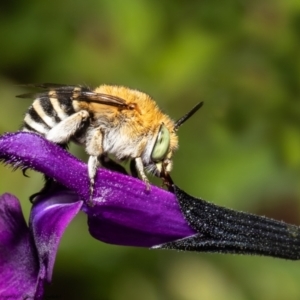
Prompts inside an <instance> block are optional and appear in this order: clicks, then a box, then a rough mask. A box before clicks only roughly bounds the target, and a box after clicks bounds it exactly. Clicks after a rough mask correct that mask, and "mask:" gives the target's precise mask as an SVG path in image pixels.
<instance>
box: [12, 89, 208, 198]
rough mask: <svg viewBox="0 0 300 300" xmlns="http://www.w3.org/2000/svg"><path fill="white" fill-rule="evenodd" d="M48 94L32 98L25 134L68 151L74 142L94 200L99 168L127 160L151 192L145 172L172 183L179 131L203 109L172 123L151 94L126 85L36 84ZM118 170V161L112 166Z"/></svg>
mask: <svg viewBox="0 0 300 300" xmlns="http://www.w3.org/2000/svg"><path fill="white" fill-rule="evenodd" d="M34 87H39V88H42V89H44V91H43V92H41V93H38V94H24V95H21V96H18V97H22V98H27V97H32V96H33V97H34V101H33V103H32V105H31V106H30V107H29V109H28V110H27V113H26V115H25V118H24V124H23V127H22V130H23V131H33V132H36V133H38V134H41V135H42V136H44V137H45V138H46V139H48V140H50V141H52V142H54V143H57V144H59V145H61V146H62V147H66V146H67V144H68V142H70V141H74V142H76V143H78V144H81V145H83V146H84V147H85V150H86V152H87V154H88V155H89V160H88V175H89V178H90V189H91V191H90V192H91V195H90V196H91V199H92V196H93V187H94V179H95V176H96V171H97V167H98V166H99V165H101V164H102V165H104V166H105V165H109V164H110V161H111V159H110V158H109V157H108V155H109V156H111V155H112V156H113V157H114V158H115V159H116V160H117V161H123V160H126V159H129V160H130V161H131V171H132V173H133V175H136V176H137V175H139V176H140V177H141V179H142V180H143V181H144V182H145V183H146V186H147V189H148V188H149V181H148V178H147V176H146V174H145V172H144V171H145V170H146V171H147V172H149V173H151V174H153V175H155V176H158V177H161V178H162V179H163V180H164V181H167V182H168V181H170V180H171V179H170V176H169V173H170V171H171V169H172V156H173V153H174V151H175V150H176V149H177V148H178V137H177V130H178V128H179V126H180V125H181V124H183V123H184V122H185V121H186V120H187V119H188V118H190V117H191V116H192V115H193V114H194V113H195V112H196V111H197V110H198V109H199V108H200V107H201V106H202V104H203V102H201V103H199V104H197V105H196V106H195V107H194V108H193V109H192V110H191V111H190V112H189V113H187V114H186V115H185V116H183V117H182V118H180V119H179V120H178V121H177V122H174V121H173V120H172V119H171V118H170V117H169V116H168V115H166V114H164V113H163V112H162V111H161V110H160V109H159V107H158V106H157V104H156V102H155V101H154V100H153V99H152V98H151V97H150V96H149V95H147V94H145V93H143V92H140V91H137V90H133V89H129V88H127V87H123V86H112V85H100V86H99V87H97V88H96V89H90V88H89V87H86V86H67V85H58V84H41V85H35V86H34ZM111 163H112V164H114V165H117V164H116V163H115V162H111Z"/></svg>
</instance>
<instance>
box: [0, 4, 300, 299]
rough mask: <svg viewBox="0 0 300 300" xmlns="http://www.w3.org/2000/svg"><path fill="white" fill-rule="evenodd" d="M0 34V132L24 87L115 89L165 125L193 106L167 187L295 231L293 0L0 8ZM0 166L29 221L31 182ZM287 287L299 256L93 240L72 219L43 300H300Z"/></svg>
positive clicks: (17, 110)
mask: <svg viewBox="0 0 300 300" xmlns="http://www.w3.org/2000/svg"><path fill="white" fill-rule="evenodd" d="M0 37H1V44H0V91H1V97H0V102H1V109H0V133H4V132H7V131H16V130H17V129H18V128H19V126H20V124H21V122H22V118H23V115H24V112H25V110H26V108H27V107H28V106H29V105H30V100H26V99H17V98H15V95H17V94H20V93H23V92H25V90H24V89H21V88H20V87H18V86H17V85H18V84H22V83H43V82H56V83H66V84H88V85H91V86H97V85H99V84H102V83H108V84H118V85H125V86H129V87H132V88H136V89H139V90H142V91H144V92H146V93H148V94H150V95H151V96H152V97H153V98H154V99H156V101H157V102H158V103H159V105H160V107H161V108H162V109H163V110H164V111H166V112H167V113H168V114H169V115H170V116H172V117H173V118H174V119H177V118H178V117H180V116H182V115H183V113H185V112H187V111H188V110H189V109H190V108H191V107H193V106H194V105H195V104H196V103H197V102H198V101H200V100H201V101H204V102H205V105H204V107H203V108H202V109H201V111H200V112H198V113H197V115H196V116H195V117H193V118H192V119H191V120H189V121H188V122H187V123H186V124H185V125H184V126H183V127H182V128H181V129H180V132H179V138H180V149H179V151H178V152H177V153H176V155H175V157H174V166H175V167H174V171H173V172H172V176H173V179H174V181H175V182H176V183H177V185H179V186H180V187H181V188H182V189H184V190H185V191H187V192H188V193H189V194H191V195H194V196H197V197H202V198H204V199H207V200H209V201H212V202H214V203H216V204H219V205H223V206H227V207H230V208H234V209H238V210H244V211H248V212H252V213H257V214H262V215H266V216H269V217H273V218H276V219H279V220H284V221H286V222H290V223H293V224H300V101H299V100H300V81H299V80H300V52H299V51H300V2H299V0H278V1H276V0H264V1H258V0H227V1H222V0H219V1H218V0H202V1H170V0H166V1H158V0H140V1H138V0H132V1H121V0H115V1H110V0H98V1H95V0H89V1H78V0H77V1H76V0H75V1H70V0H65V1H60V2H56V1H37V0H32V1H26V2H25V1H6V2H1V4H0ZM71 151H72V152H73V153H75V154H76V155H77V156H79V157H81V158H82V159H86V156H85V155H84V151H83V149H81V148H78V147H72V149H71ZM0 172H1V180H0V192H1V193H3V192H11V193H14V194H15V195H17V196H18V197H19V198H20V199H21V201H22V206H23V208H24V212H25V214H26V217H28V214H29V210H30V205H29V201H28V197H29V195H31V194H32V193H34V192H36V191H37V190H39V189H40V188H41V186H42V177H41V175H40V174H36V173H34V172H30V176H31V178H30V179H28V178H25V177H23V176H22V174H21V172H20V171H18V172H12V171H11V170H10V169H9V168H8V167H4V166H2V165H1V166H0ZM299 280H300V263H299V262H291V261H284V260H279V259H273V258H266V257H249V256H248V257H244V256H230V255H218V254H195V253H182V252H181V253H178V252H172V251H150V250H148V249H136V248H131V247H118V246H114V245H107V244H103V243H101V242H99V241H96V240H94V239H93V238H92V237H90V236H89V235H88V234H87V224H86V217H85V215H84V214H80V215H79V216H77V217H76V219H75V220H74V221H73V222H72V223H71V225H70V226H69V227H68V229H67V231H66V234H65V235H64V237H63V239H62V242H61V245H60V247H59V252H58V256H57V260H56V264H55V269H54V276H53V281H52V284H51V285H50V286H49V287H48V288H47V293H46V296H47V298H46V299H107V300H129V299H130V300H139V299H144V300H156V299H159V300H164V299H168V300H169V299H175V300H194V299H208V300H215V299H218V300H220V299H221V300H223V299H224V300H226V299H230V300H242V299H247V300H248V299H249V300H250V299H251V300H252V299H253V300H254V299H266V300H268V299H272V300H276V299H278V300H281V299H300V284H299Z"/></svg>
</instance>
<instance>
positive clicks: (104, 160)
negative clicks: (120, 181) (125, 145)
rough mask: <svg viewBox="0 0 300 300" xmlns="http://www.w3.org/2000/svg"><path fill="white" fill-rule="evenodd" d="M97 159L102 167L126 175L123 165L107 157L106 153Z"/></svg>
mask: <svg viewBox="0 0 300 300" xmlns="http://www.w3.org/2000/svg"><path fill="white" fill-rule="evenodd" d="M98 160H99V162H100V164H101V166H103V167H104V168H106V169H108V170H112V171H116V172H119V173H122V174H125V175H128V173H127V171H126V169H125V168H124V167H123V166H121V165H120V164H118V163H117V162H115V161H114V160H112V159H111V158H109V157H108V156H107V155H100V157H98Z"/></svg>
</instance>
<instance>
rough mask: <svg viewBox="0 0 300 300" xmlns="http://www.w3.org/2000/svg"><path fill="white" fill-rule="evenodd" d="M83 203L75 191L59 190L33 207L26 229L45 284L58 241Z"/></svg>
mask: <svg viewBox="0 0 300 300" xmlns="http://www.w3.org/2000/svg"><path fill="white" fill-rule="evenodd" d="M82 203H83V202H82V201H79V200H78V196H77V195H76V194H75V193H74V192H72V191H70V190H66V189H65V188H59V189H56V190H55V191H52V192H51V193H50V194H48V195H47V196H46V197H45V196H44V195H43V198H42V199H39V200H38V203H37V204H34V205H33V207H32V210H31V214H30V223H29V227H30V229H31V231H32V235H33V238H34V242H35V245H36V248H37V252H38V257H39V265H40V268H41V269H40V272H43V277H44V278H46V280H47V281H48V282H50V280H51V277H52V271H53V266H54V262H55V257H56V253H57V248H58V245H59V242H60V239H61V237H62V235H63V233H64V231H65V229H66V228H67V226H68V225H69V223H70V222H71V221H72V219H73V218H74V217H75V216H76V215H77V213H78V212H79V210H80V208H81V206H82Z"/></svg>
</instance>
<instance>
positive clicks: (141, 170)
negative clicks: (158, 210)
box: [134, 157, 150, 191]
mask: <svg viewBox="0 0 300 300" xmlns="http://www.w3.org/2000/svg"><path fill="white" fill-rule="evenodd" d="M134 160H135V166H136V169H137V171H138V173H139V174H140V176H141V178H142V180H143V181H144V182H145V183H146V189H147V191H149V190H150V182H149V180H148V178H147V176H146V174H145V172H144V165H143V161H142V159H141V158H140V157H136V158H135V159H134Z"/></svg>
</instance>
